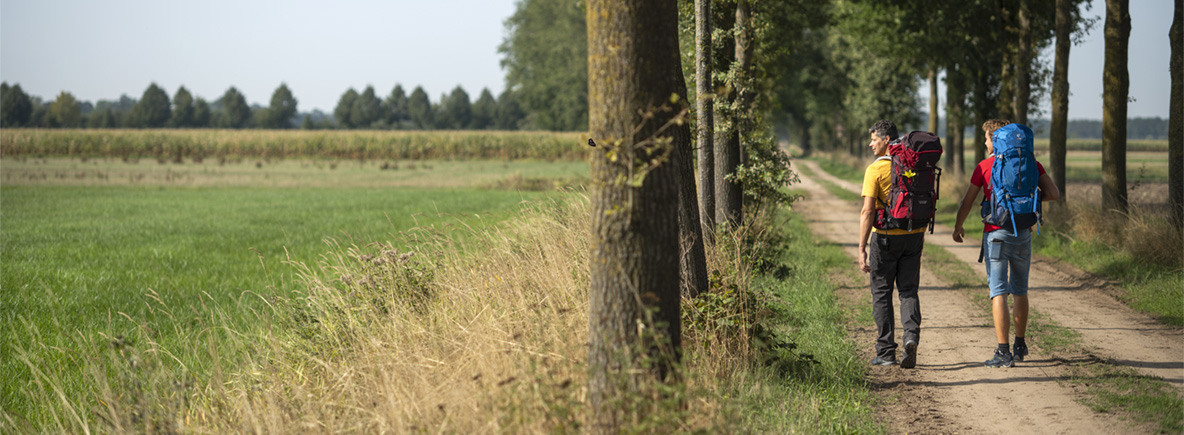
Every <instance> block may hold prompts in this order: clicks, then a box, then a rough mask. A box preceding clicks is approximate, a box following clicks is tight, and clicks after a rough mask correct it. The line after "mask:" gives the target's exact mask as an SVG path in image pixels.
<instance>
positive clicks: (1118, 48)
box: [1102, 0, 1131, 213]
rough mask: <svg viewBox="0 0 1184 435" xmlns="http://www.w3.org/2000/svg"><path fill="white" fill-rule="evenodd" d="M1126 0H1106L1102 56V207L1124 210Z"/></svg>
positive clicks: (1127, 83)
mask: <svg viewBox="0 0 1184 435" xmlns="http://www.w3.org/2000/svg"><path fill="white" fill-rule="evenodd" d="M1130 36H1131V12H1130V2H1129V0H1106V28H1105V39H1106V58H1105V66H1104V67H1103V69H1102V106H1103V107H1102V207H1103V208H1104V209H1106V210H1117V211H1119V212H1122V213H1125V212H1126V210H1127V195H1126V107H1127V97H1128V95H1129V91H1130V73H1129V72H1128V71H1127V45H1128V44H1129V42H1130Z"/></svg>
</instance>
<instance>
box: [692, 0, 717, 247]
mask: <svg viewBox="0 0 1184 435" xmlns="http://www.w3.org/2000/svg"><path fill="white" fill-rule="evenodd" d="M711 28H712V26H711V0H695V96H696V98H697V101H696V102H695V103H696V106H695V109H696V115H697V117H696V121H697V122H696V124H697V129H698V136H697V137H698V141H697V142H698V143H697V144H696V149H697V150H698V154H697V156H698V160H699V162H698V163H699V168H698V169H699V214H700V215H701V216H700V219H699V220H700V221H701V222H702V224H703V230H704V233H705V234H707V235H709V234H712V232H713V231H714V229H715V147H714V146H713V144H712V143H713V140H714V139H715V137H714V136H715V108H714V107H712V106H713V105H714V104H715V102H714V100H715V99H714V95H715V89H714V86H712V85H713V83H712V78H711V31H712V30H711Z"/></svg>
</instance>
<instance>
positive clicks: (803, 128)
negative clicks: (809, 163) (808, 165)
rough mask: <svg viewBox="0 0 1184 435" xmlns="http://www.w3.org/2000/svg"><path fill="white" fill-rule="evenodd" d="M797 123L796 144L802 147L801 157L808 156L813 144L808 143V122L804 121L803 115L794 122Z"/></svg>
mask: <svg viewBox="0 0 1184 435" xmlns="http://www.w3.org/2000/svg"><path fill="white" fill-rule="evenodd" d="M795 124H797V125H798V130H800V131H799V133H798V142H799V143H798V146H800V147H801V148H802V157H810V154H811V153H812V151H813V149H814V145H813V144H811V143H810V127H811V125H810V122H809V121H806V120H805V119H804V117H803V118H802V119H799V120H797V121H796V122H795Z"/></svg>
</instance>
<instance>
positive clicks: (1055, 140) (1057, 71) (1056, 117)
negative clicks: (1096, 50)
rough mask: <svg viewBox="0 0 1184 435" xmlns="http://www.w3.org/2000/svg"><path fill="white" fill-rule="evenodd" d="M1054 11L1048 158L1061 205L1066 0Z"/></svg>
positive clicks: (1059, 0) (1066, 63)
mask: <svg viewBox="0 0 1184 435" xmlns="http://www.w3.org/2000/svg"><path fill="white" fill-rule="evenodd" d="M1056 7H1057V12H1056V37H1057V45H1056V54H1055V58H1054V61H1053V64H1054V66H1053V73H1052V126H1051V131H1049V141H1048V154H1049V156H1048V159H1049V163H1050V164H1051V167H1050V169H1052V171H1051V172H1052V173H1051V174H1049V175H1052V181H1053V182H1054V183H1055V184H1056V185H1057V189H1059V190H1060V191H1061V198H1060V199H1059V200H1058V201H1059V202H1061V203H1064V202H1065V192H1066V190H1065V155H1066V154H1067V150H1068V148H1067V144H1068V134H1067V133H1068V128H1069V49H1070V48H1071V47H1072V41H1070V39H1069V38H1071V37H1072V27H1073V24H1072V15H1071V13H1070V9H1069V8H1070V2H1069V0H1057V5H1056Z"/></svg>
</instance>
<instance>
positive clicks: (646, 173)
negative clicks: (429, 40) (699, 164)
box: [586, 0, 693, 433]
mask: <svg viewBox="0 0 1184 435" xmlns="http://www.w3.org/2000/svg"><path fill="white" fill-rule="evenodd" d="M586 19H587V29H588V91H589V92H588V108H589V116H588V120H589V127H590V133H591V135H592V137H593V138H594V139H596V140H597V142H598V144H599V145H600V146H598V147H597V150H598V152H597V153H596V156H595V157H594V158H593V161H592V179H593V193H592V209H593V216H592V221H593V222H592V227H593V246H592V255H591V259H590V271H589V273H590V289H589V298H590V301H589V350H588V371H589V376H588V388H589V390H588V397H589V403H590V410H591V412H590V419H591V421H590V424H589V428H590V429H591V431H592V432H602V433H617V432H619V431H620V429H621V427H622V426H623V424H624V423H625V422H627V421H629V419H630V415H635V414H636V413H637V412H640V410H636V409H622V407H620V406H613V405H614V402H615V399H619V398H622V397H628V396H629V395H630V394H631V393H637V392H638V391H639V390H640V388H641V387H642V386H643V385H645V384H648V383H652V382H655V380H658V381H660V380H664V379H667V378H668V377H669V376H670V375H672V374H673V370H674V367H675V364H676V363H677V361H678V359H679V351H678V349H679V345H680V339H681V337H680V323H679V322H680V317H679V239H678V237H679V223H678V220H679V217H678V215H677V214H675V213H670V210H671V209H673V208H675V207H678V206H679V204H678V197H679V185H678V176H679V174H678V169H679V168H678V166H677V165H675V164H671V160H670V159H677V158H678V156H677V150H678V149H680V148H681V149H689V140H690V132H689V130H688V129H687V128H686V127H683V129H682V133H678V130H677V129H673V128H672V124H670V123H669V121H670V120H671V119H672V118H674V117H675V116H676V115H677V114H678V112H679V111H678V108H677V107H673V108H672V107H670V100H671V95H677V94H678V92H679V90H680V89H683V90H684V91H685V86H686V84H685V82H684V81H683V78H682V74H681V67H680V65H679V52H678V39H677V31H678V29H677V10H676V4H675V2H674V0H652V1H651V0H589V1H588V4H587V15H586ZM684 100H685V98H684ZM642 113H646V114H648V115H652V118H649V117H648V116H643V115H642ZM647 118H649V119H647ZM683 125H684V126H685V124H683ZM680 141H682V142H686V143H679V142H680ZM687 157H689V155H688V156H687ZM692 202H693V201H692ZM642 325H644V326H645V327H644V328H643V327H641V326H642ZM647 358H652V362H653V364H652V365H649V366H648V367H651V369H650V370H648V371H647V370H642V367H646V366H645V365H643V364H642V363H643V360H644V359H647Z"/></svg>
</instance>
